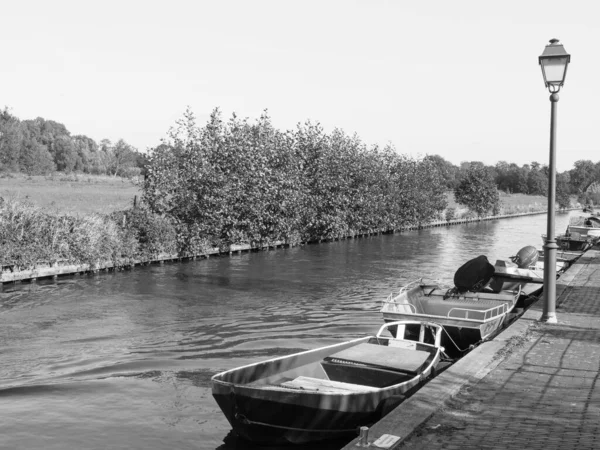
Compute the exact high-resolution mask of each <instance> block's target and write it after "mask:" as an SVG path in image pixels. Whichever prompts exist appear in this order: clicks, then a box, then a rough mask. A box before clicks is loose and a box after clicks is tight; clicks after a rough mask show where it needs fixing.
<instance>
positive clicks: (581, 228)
mask: <svg viewBox="0 0 600 450" xmlns="http://www.w3.org/2000/svg"><path fill="white" fill-rule="evenodd" d="M569 233H579V234H580V235H581V236H588V235H590V236H600V217H598V216H596V215H585V216H573V217H571V218H570V219H569V225H567V231H566V234H569Z"/></svg>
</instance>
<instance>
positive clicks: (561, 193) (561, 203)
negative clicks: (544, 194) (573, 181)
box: [556, 172, 571, 209]
mask: <svg viewBox="0 0 600 450" xmlns="http://www.w3.org/2000/svg"><path fill="white" fill-rule="evenodd" d="M569 182H570V179H569V172H565V173H559V174H556V201H557V203H558V207H559V208H561V209H565V208H570V207H571V194H570V192H569V191H570V185H569Z"/></svg>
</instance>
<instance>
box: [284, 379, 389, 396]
mask: <svg viewBox="0 0 600 450" xmlns="http://www.w3.org/2000/svg"><path fill="white" fill-rule="evenodd" d="M281 386H283V387H287V388H293V389H304V390H308V391H319V392H325V393H330V394H352V393H357V392H373V391H377V390H378V389H377V388H375V387H372V386H365V385H362V384H354V383H344V382H341V381H332V380H326V379H324V378H312V377H305V376H299V377H297V378H294V379H293V380H291V381H286V382H285V383H281Z"/></svg>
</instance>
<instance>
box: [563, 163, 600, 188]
mask: <svg viewBox="0 0 600 450" xmlns="http://www.w3.org/2000/svg"><path fill="white" fill-rule="evenodd" d="M574 166H575V167H573V169H571V171H570V176H571V184H572V185H573V186H574V187H575V189H576V190H577V191H578V192H580V193H584V192H585V191H586V190H587V188H588V187H589V186H590V185H591V184H592V183H594V182H595V181H600V170H599V166H598V164H594V163H593V162H592V161H590V160H583V159H580V160H579V161H575V164H574Z"/></svg>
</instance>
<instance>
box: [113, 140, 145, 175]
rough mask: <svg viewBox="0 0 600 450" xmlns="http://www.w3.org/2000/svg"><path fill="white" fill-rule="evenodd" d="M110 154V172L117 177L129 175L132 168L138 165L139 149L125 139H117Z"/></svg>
mask: <svg viewBox="0 0 600 450" xmlns="http://www.w3.org/2000/svg"><path fill="white" fill-rule="evenodd" d="M109 155H110V159H109V161H110V162H109V165H108V172H109V173H110V174H112V175H113V176H115V177H116V176H117V175H119V176H124V177H126V176H129V175H130V174H131V170H132V168H134V167H135V166H136V164H135V163H136V159H137V151H136V149H135V148H134V147H132V146H131V145H129V144H128V143H127V142H125V141H124V140H123V139H119V140H118V141H117V143H116V144H115V145H114V146H113V147H112V148H111V150H110V151H109ZM138 173H139V171H138Z"/></svg>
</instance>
